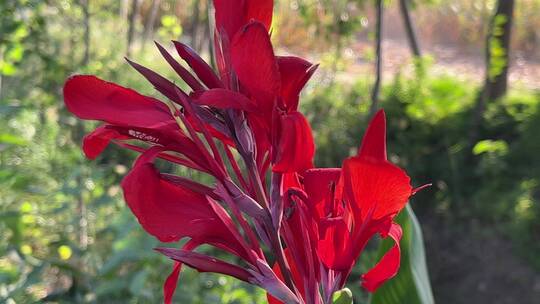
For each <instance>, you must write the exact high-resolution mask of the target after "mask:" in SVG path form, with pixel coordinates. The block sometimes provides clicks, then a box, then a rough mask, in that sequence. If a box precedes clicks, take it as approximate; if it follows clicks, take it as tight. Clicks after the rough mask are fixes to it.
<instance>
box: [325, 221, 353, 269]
mask: <svg viewBox="0 0 540 304" xmlns="http://www.w3.org/2000/svg"><path fill="white" fill-rule="evenodd" d="M321 224H322V225H320V226H321V229H320V230H321V233H320V239H319V244H318V248H317V253H318V255H319V258H320V259H321V262H323V264H324V265H325V266H326V267H328V268H329V269H334V270H347V269H349V268H350V267H351V265H352V264H353V263H354V261H355V257H354V256H353V252H352V244H351V236H350V232H349V227H348V226H347V223H345V221H344V220H343V219H341V218H334V219H328V220H326V221H325V222H324V223H321Z"/></svg>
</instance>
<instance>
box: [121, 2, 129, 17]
mask: <svg viewBox="0 0 540 304" xmlns="http://www.w3.org/2000/svg"><path fill="white" fill-rule="evenodd" d="M128 12H129V0H122V2H120V12H119V15H120V20H122V22H123V21H126V20H127V19H128Z"/></svg>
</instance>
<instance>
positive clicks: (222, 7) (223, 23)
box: [214, 0, 246, 39]
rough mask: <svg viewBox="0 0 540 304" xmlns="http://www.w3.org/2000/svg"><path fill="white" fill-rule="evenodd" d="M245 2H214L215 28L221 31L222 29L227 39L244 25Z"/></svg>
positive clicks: (241, 0) (227, 0) (240, 0)
mask: <svg viewBox="0 0 540 304" xmlns="http://www.w3.org/2000/svg"><path fill="white" fill-rule="evenodd" d="M245 1H246V0H214V8H215V9H216V14H215V19H216V28H217V29H218V31H221V29H222V28H223V29H224V30H225V32H226V33H227V35H229V39H232V37H234V34H236V32H237V31H238V30H239V29H240V28H241V27H242V26H243V25H244V24H245V23H246V18H245Z"/></svg>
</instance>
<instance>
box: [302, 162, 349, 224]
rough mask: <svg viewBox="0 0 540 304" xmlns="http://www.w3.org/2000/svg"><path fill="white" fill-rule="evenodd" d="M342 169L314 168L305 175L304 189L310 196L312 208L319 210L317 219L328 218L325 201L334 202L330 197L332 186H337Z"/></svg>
mask: <svg viewBox="0 0 540 304" xmlns="http://www.w3.org/2000/svg"><path fill="white" fill-rule="evenodd" d="M340 175H341V168H314V169H309V170H307V171H306V172H305V173H304V189H305V191H306V193H307V195H308V198H309V202H310V204H311V206H310V208H312V209H313V210H317V214H316V215H317V218H321V217H325V216H326V213H327V212H326V210H325V209H326V208H325V207H326V206H325V205H326V204H325V202H322V201H323V200H327V201H329V203H331V200H333V197H331V196H330V194H331V190H332V188H331V187H332V184H334V185H337V183H338V180H339V176H340Z"/></svg>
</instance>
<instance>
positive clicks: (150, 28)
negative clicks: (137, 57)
mask: <svg viewBox="0 0 540 304" xmlns="http://www.w3.org/2000/svg"><path fill="white" fill-rule="evenodd" d="M160 4H161V0H154V1H153V2H152V9H151V10H150V16H148V20H147V22H146V26H145V28H144V34H143V45H142V49H143V51H144V46H145V45H146V44H147V42H148V41H149V40H150V39H152V36H153V35H154V25H155V24H156V18H157V15H158V11H159V5H160Z"/></svg>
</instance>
